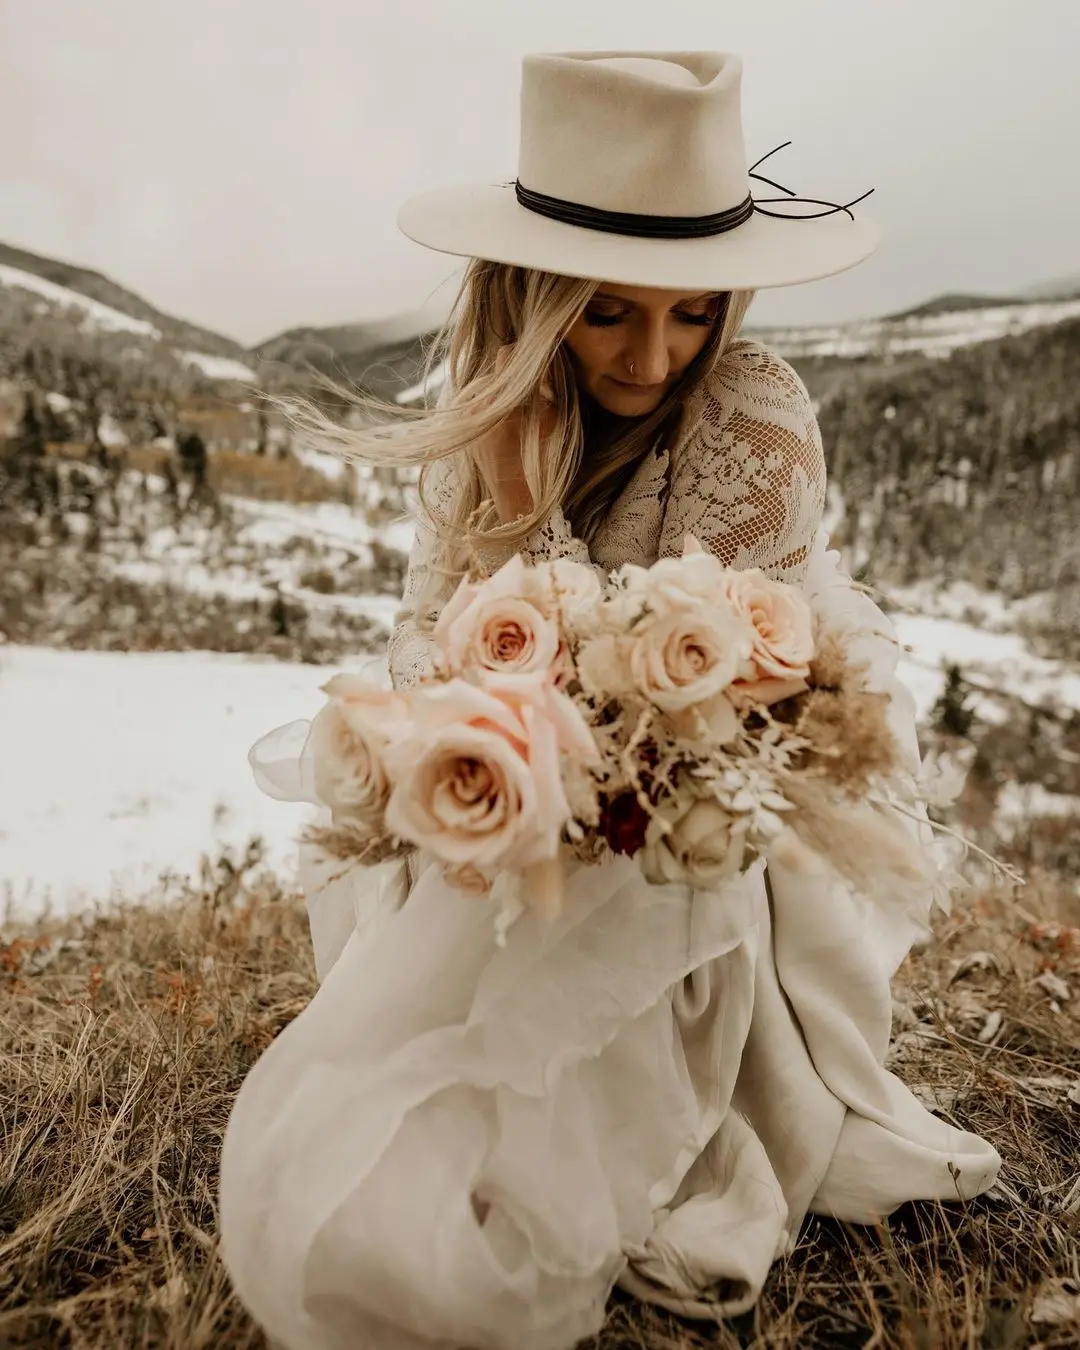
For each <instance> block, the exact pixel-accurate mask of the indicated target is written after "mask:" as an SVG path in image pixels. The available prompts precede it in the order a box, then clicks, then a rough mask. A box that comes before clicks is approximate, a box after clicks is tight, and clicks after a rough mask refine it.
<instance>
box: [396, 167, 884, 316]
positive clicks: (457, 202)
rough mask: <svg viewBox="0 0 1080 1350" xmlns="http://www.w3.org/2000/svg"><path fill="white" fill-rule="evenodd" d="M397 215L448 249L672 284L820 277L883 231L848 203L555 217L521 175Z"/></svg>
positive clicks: (428, 195) (449, 193)
mask: <svg viewBox="0 0 1080 1350" xmlns="http://www.w3.org/2000/svg"><path fill="white" fill-rule="evenodd" d="M770 209H771V208H770ZM799 209H804V208H799V207H798V206H794V207H792V210H799ZM397 224H398V228H399V229H400V230H401V231H402V233H403V234H405V235H407V236H408V237H409V238H410V239H412V240H414V241H415V242H416V243H418V244H423V245H424V247H425V248H430V249H435V250H436V251H437V252H439V253H452V254H454V255H456V256H458V257H471V258H486V259H488V260H490V261H491V262H502V263H511V264H513V265H515V266H518V267H532V268H537V269H539V270H541V271H545V272H558V273H561V274H562V275H564V276H572V277H588V278H591V279H594V280H597V281H613V282H618V283H620V284H621V285H624V286H658V287H663V288H665V289H671V290H681V289H682V288H684V287H695V286H700V287H704V288H708V289H710V290H758V289H767V288H768V287H770V286H794V285H797V284H799V283H800V282H805V281H817V280H819V279H820V278H822V277H828V276H832V275H834V274H835V273H837V272H844V271H846V270H847V269H848V268H849V267H854V266H856V264H858V263H860V262H862V261H863V259H864V258H867V257H868V256H869V255H870V254H871V253H872V252H873V251H874V249H875V248H876V247H877V245H878V243H879V241H880V239H881V227H880V225H879V224H878V223H877V222H876V221H875V220H873V219H872V218H870V217H868V216H862V215H859V216H856V217H855V219H854V220H852V219H851V217H850V216H848V215H847V214H846V213H845V212H843V211H838V212H836V213H834V214H832V215H827V216H822V217H819V218H818V219H805V218H804V219H797V218H794V217H788V218H785V219H778V218H776V217H774V216H766V215H762V214H761V213H760V212H755V214H754V215H753V216H751V218H750V219H749V220H748V221H746V222H745V223H744V224H742V225H740V226H738V227H737V228H736V229H734V230H730V231H728V232H727V233H726V234H719V235H710V236H708V237H706V238H703V239H677V240H672V239H639V238H637V237H631V236H628V235H618V234H608V233H606V232H604V231H600V230H590V229H585V228H584V227H583V226H580V225H565V224H563V223H562V222H561V221H557V220H550V219H548V218H547V217H546V216H541V215H538V214H537V213H536V212H535V211H530V210H529V209H528V208H527V207H524V206H522V205H521V204H520V203H519V202H518V200H517V196H516V194H515V192H514V189H513V185H506V184H502V183H497V184H495V183H481V182H477V183H461V184H455V185H453V186H450V187H443V188H435V189H434V190H432V191H428V192H423V193H420V194H419V195H417V196H414V197H410V198H409V200H408V201H406V202H405V204H404V205H403V206H402V207H401V208H400V210H399V211H398V216H397Z"/></svg>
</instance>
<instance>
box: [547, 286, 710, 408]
mask: <svg viewBox="0 0 1080 1350" xmlns="http://www.w3.org/2000/svg"><path fill="white" fill-rule="evenodd" d="M723 300H724V294H723V292H721V291H704V292H700V293H694V292H690V291H668V290H658V289H657V288H655V287H653V286H618V285H615V284H614V283H609V282H604V283H603V284H602V285H601V286H600V287H599V288H598V290H597V292H596V294H595V295H594V296H593V298H592V299H591V300H590V301H589V303H588V304H587V305H586V306H585V311H584V313H583V314H582V315H581V317H580V318H579V319H578V320H577V321H576V323H575V324H574V326H573V327H572V328H571V329H570V331H569V333H567V335H566V339H565V342H566V345H567V347H568V348H569V349H570V352H571V354H572V357H573V363H574V368H575V372H576V374H577V380H578V386H579V388H580V389H584V390H585V391H587V392H588V393H589V394H591V395H592V397H593V398H594V399H595V400H596V402H597V403H599V404H600V406H601V407H602V408H606V409H607V411H608V412H612V413H617V414H619V415H621V416H623V417H643V416H645V415H647V414H648V413H651V412H652V411H653V410H654V409H655V408H656V407H657V406H658V405H659V403H660V401H661V399H662V398H663V397H664V395H665V394H666V393H667V391H668V390H669V389H670V388H671V386H672V385H673V384H674V383H675V382H676V381H677V380H678V378H679V376H680V375H682V373H683V371H684V370H685V369H686V367H687V366H688V365H689V364H690V362H691V361H693V359H694V357H695V356H697V355H698V354H699V352H700V351H701V350H702V348H703V347H704V346H705V344H706V342H708V340H709V337H710V335H711V332H712V325H713V322H714V320H715V319H716V316H717V314H718V313H719V311H720V307H721V305H722V304H723ZM631 363H632V364H633V367H634V373H633V374H632V375H631V374H630V365H631Z"/></svg>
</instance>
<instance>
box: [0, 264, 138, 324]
mask: <svg viewBox="0 0 1080 1350" xmlns="http://www.w3.org/2000/svg"><path fill="white" fill-rule="evenodd" d="M0 286H17V287H19V289H20V290H24V291H35V292H36V293H37V294H38V295H42V296H44V297H45V298H46V299H47V300H51V301H52V302H53V304H55V305H60V306H61V307H62V308H64V309H71V308H74V309H81V310H82V311H83V313H84V314H85V315H86V325H87V326H88V327H93V328H103V329H105V330H106V331H108V332H113V333H116V332H122V333H138V334H139V335H140V336H142V337H150V338H160V337H161V331H160V329H157V328H155V327H154V325H153V324H152V323H149V322H148V321H147V320H146V319H136V318H133V317H132V315H130V314H124V313H123V312H122V311H121V310H118V309H113V307H112V306H111V305H104V304H102V303H101V301H100V300H91V299H90V297H89V296H88V295H80V294H79V292H78V291H72V290H69V289H68V288H67V287H66V286H58V285H57V284H56V282H55V281H46V280H45V278H44V277H39V276H37V275H36V274H35V273H34V272H23V271H21V270H20V269H19V268H17V267H8V266H7V265H6V264H4V263H0Z"/></svg>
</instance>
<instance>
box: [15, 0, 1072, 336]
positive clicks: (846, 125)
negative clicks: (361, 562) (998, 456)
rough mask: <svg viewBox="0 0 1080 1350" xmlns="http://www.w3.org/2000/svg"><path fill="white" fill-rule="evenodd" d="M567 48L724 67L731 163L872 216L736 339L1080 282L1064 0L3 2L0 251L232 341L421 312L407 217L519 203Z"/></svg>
mask: <svg viewBox="0 0 1080 1350" xmlns="http://www.w3.org/2000/svg"><path fill="white" fill-rule="evenodd" d="M587 49H608V50H616V49H618V50H628V51H629V50H635V51H663V50H668V51H673V50H688V49H707V50H715V51H732V52H738V53H740V54H741V55H742V57H743V60H744V74H743V123H744V131H745V136H746V144H747V152H748V155H749V158H750V160H751V161H753V160H754V159H756V158H758V156H760V155H762V154H764V153H765V152H766V151H767V150H770V149H772V147H773V146H775V145H777V144H779V143H780V142H781V141H785V140H789V139H790V140H792V141H793V144H792V145H791V146H790V147H789V148H788V149H787V150H784V151H781V152H780V154H778V155H776V156H775V157H774V158H773V159H772V160H771V161H770V165H769V166H768V169H769V171H770V173H771V176H773V177H775V178H777V179H778V180H779V181H780V182H781V183H784V184H786V185H787V186H789V187H792V188H794V189H795V190H796V191H797V192H799V193H801V194H803V195H805V196H808V197H824V198H828V199H830V200H833V201H839V200H844V199H846V198H850V197H854V196H857V195H858V194H859V193H860V192H863V191H864V190H865V189H866V188H868V187H874V188H875V189H876V191H875V193H874V195H873V196H872V197H871V198H870V199H869V200H868V201H867V202H866V203H865V204H864V206H863V207H862V208H861V209H862V210H864V211H865V212H866V213H867V214H870V213H872V214H875V215H876V216H877V217H878V218H879V219H880V220H881V221H882V223H883V225H884V227H885V238H884V241H883V243H882V245H881V247H880V248H879V250H878V252H877V253H876V254H875V255H874V257H872V258H871V259H870V260H869V261H868V262H866V263H864V264H862V265H861V266H860V267H858V268H856V269H855V270H854V271H852V272H850V273H847V274H846V275H842V276H840V277H835V278H830V279H828V280H826V281H821V282H814V283H811V284H809V285H805V286H795V287H789V288H784V289H781V290H775V291H767V292H762V293H761V294H760V296H759V300H758V302H757V304H756V305H755V308H754V310H753V311H752V321H754V322H761V323H764V322H796V323H803V322H813V321H815V320H819V319H821V320H825V319H843V318H851V317H858V316H864V315H875V314H881V313H887V312H889V311H892V310H896V309H899V308H903V307H905V306H907V305H909V304H913V303H917V302H918V301H920V300H922V299H925V298H927V297H929V296H930V295H933V294H937V293H940V292H941V291H945V290H950V291H951V290H968V291H982V292H993V293H997V292H1008V291H1010V290H1013V289H1016V288H1021V287H1026V286H1028V285H1031V284H1033V283H1038V282H1040V281H1042V280H1043V279H1046V278H1052V277H1057V276H1061V275H1065V274H1068V275H1072V274H1076V273H1080V174H1077V172H1076V165H1077V162H1078V159H1080V149H1078V146H1080V76H1078V72H1077V53H1078V52H1080V0H1029V2H1028V3H1026V4H1021V3H1019V0H740V2H739V3H733V2H732V0H443V2H441V3H438V2H436V0H411V3H401V2H400V0H182V2H181V3H174V2H173V0H0V240H2V241H4V242H6V243H11V244H16V245H19V246H21V247H24V248H29V249H32V250H34V251H35V252H39V253H44V254H47V255H50V256H54V257H58V258H61V259H64V260H65V261H72V262H78V263H82V264H85V265H87V266H90V267H94V268H96V269H98V270H100V271H103V272H105V273H107V274H108V275H109V276H111V277H113V278H114V279H115V280H117V281H119V282H121V283H123V284H125V285H127V286H129V287H131V288H132V289H134V290H136V291H138V292H140V293H141V294H143V295H144V296H145V297H146V298H147V299H148V300H150V301H151V302H153V303H154V304H156V305H158V306H160V307H161V308H162V309H165V310H167V311H169V312H171V313H174V314H177V315H179V316H181V317H183V318H188V319H191V320H194V321H195V322H198V323H202V324H205V325H207V326H209V327H211V328H214V329H217V330H219V331H221V332H224V333H227V334H229V335H230V336H233V337H236V338H239V339H240V340H242V341H244V342H254V341H255V340H257V339H259V338H265V337H268V336H270V335H271V334H273V333H275V332H277V331H280V330H281V329H283V328H287V327H291V326H294V325H297V324H302V323H312V324H327V323H339V322H347V321H351V320H355V319H362V318H374V317H379V316H382V315H385V314H388V313H393V312H398V311H401V310H408V309H413V308H416V307H418V306H420V305H422V304H423V303H424V302H425V301H428V300H429V298H430V297H431V296H432V293H433V292H435V291H436V288H437V287H438V286H439V285H440V283H442V282H445V280H446V278H448V277H449V276H450V275H451V274H452V273H453V272H454V271H455V268H456V266H457V264H456V263H455V261H454V260H453V259H452V258H449V257H447V256H445V255H441V254H436V253H433V252H430V251H428V250H425V249H423V248H421V247H420V246H418V245H416V244H413V243H412V242H411V241H409V240H407V239H405V238H404V236H402V235H400V234H399V233H398V231H397V228H396V226H395V224H394V217H395V214H396V210H397V207H398V205H399V204H400V202H401V201H402V200H403V199H404V198H405V197H407V196H409V195H410V194H411V193H413V192H418V191H422V190H423V189H425V188H427V187H432V186H437V185H439V184H442V183H445V182H452V181H454V180H455V179H459V178H460V179H470V178H481V179H491V181H496V182H497V181H505V180H506V179H508V178H512V177H513V176H514V173H515V172H516V167H517V136H518V104H517V100H518V90H519V79H520V62H521V56H522V54H523V53H524V52H526V51H565V50H587ZM760 191H761V192H762V193H763V194H764V193H765V192H766V189H765V188H764V187H762V188H761V189H760ZM447 289H448V288H447V287H445V286H444V288H443V290H442V292H439V293H437V294H436V296H435V299H436V302H437V301H438V298H439V295H445V294H446V293H447Z"/></svg>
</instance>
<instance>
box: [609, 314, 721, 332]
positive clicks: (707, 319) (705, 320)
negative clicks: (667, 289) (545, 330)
mask: <svg viewBox="0 0 1080 1350" xmlns="http://www.w3.org/2000/svg"><path fill="white" fill-rule="evenodd" d="M679 319H680V321H681V322H682V323H688V324H692V325H693V326H694V327H695V328H704V327H705V326H706V325H707V324H710V323H712V321H713V320H712V315H711V314H680V315H679ZM622 321H623V315H621V314H588V313H587V314H586V315H585V322H586V323H587V324H588V325H589V327H590V328H611V327H613V326H614V325H615V324H617V323H622Z"/></svg>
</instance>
